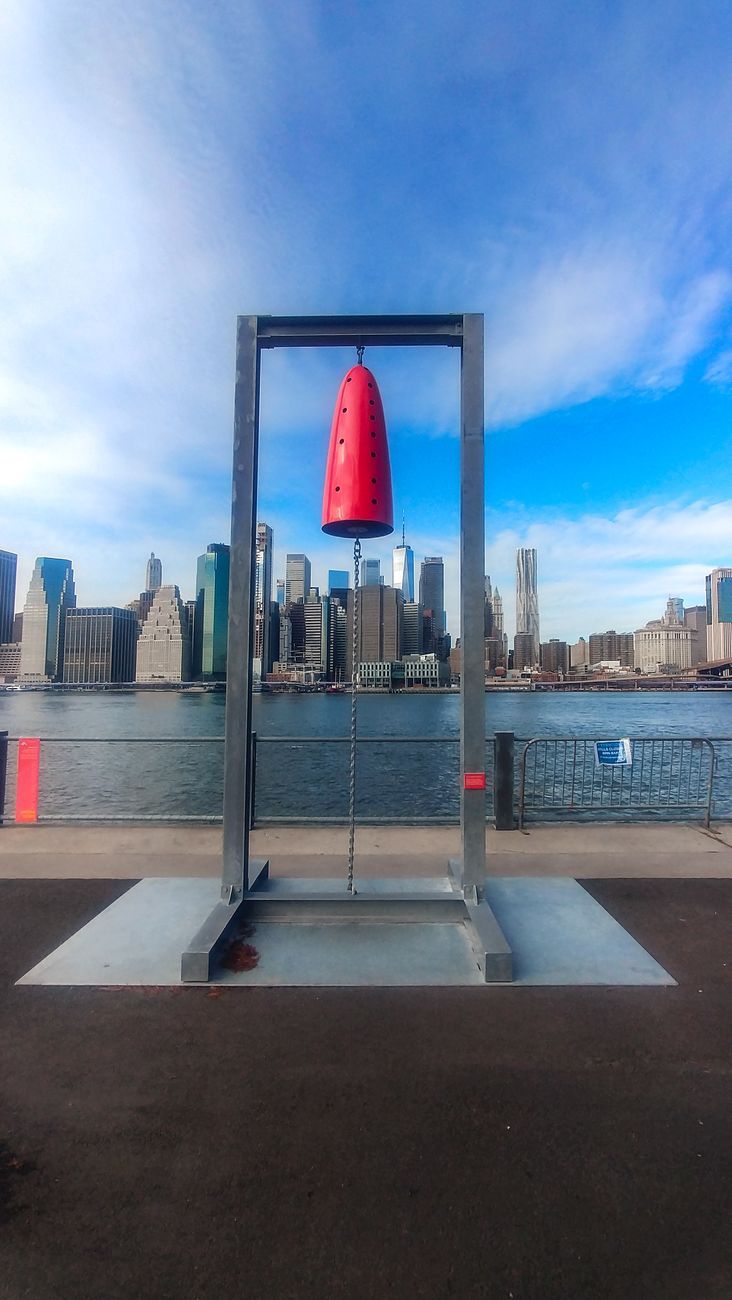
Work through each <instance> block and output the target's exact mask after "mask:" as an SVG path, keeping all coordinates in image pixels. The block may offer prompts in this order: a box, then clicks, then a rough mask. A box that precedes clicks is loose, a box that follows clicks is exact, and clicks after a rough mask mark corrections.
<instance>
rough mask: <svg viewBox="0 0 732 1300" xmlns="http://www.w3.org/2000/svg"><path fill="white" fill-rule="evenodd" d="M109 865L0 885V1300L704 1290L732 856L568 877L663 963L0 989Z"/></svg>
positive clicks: (58, 936) (722, 1127) (722, 1134)
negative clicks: (224, 985) (367, 984)
mask: <svg viewBox="0 0 732 1300" xmlns="http://www.w3.org/2000/svg"><path fill="white" fill-rule="evenodd" d="M128 886H129V882H127V881H124V882H122V881H111V880H83V881H82V880H65V881H58V880H53V881H48V880H40V879H39V880H24V881H10V880H4V881H0V970H1V971H2V977H3V985H4V987H3V991H2V995H1V1001H0V1045H1V1046H0V1297H2V1300H20V1298H21V1297H30V1300H77V1297H79V1298H82V1297H83V1300H117V1298H118V1297H119V1298H121V1297H124V1300H128V1298H129V1300H138V1298H144V1300H163V1298H165V1300H168V1298H170V1300H172V1298H173V1297H175V1300H204V1298H205V1300H209V1297H223V1298H225V1297H229V1296H255V1297H262V1298H264V1300H267V1298H269V1297H276V1298H277V1300H279V1298H280V1297H297V1298H298V1300H299V1298H300V1297H308V1298H309V1297H317V1298H318V1300H323V1298H325V1297H330V1296H344V1297H348V1298H349V1300H351V1298H353V1300H361V1297H364V1298H365V1297H369V1298H370V1297H373V1298H374V1300H381V1297H386V1296H394V1297H399V1300H405V1298H406V1300H409V1298H411V1297H420V1298H422V1297H425V1298H429V1300H431V1298H432V1297H434V1298H435V1300H437V1298H438V1297H439V1298H441V1297H450V1296H455V1297H494V1296H495V1297H515V1298H516V1300H519V1298H520V1300H552V1298H553V1297H561V1298H562V1300H588V1298H590V1297H602V1298H603V1300H629V1297H638V1298H639V1300H655V1297H658V1298H659V1300H661V1298H662V1300H717V1298H718V1300H729V1297H730V1295H731V1294H732V1233H730V1230H729V1207H730V1204H732V1162H731V1160H730V1155H731V1151H732V1118H731V1115H730V1104H729V1102H730V1079H731V1074H732V1070H731V1066H732V1035H731V1034H730V1023H731V1020H732V1017H731V1016H730V971H731V970H732V954H731V952H730V949H731V948H732V945H731V944H730V925H729V908H730V903H732V882H730V881H729V880H720V879H711V880H709V879H708V880H670V881H669V880H615V881H600V880H595V881H592V882H590V883H589V884H588V888H589V889H590V891H591V893H593V894H594V895H595V896H596V897H597V898H599V899H600V900H601V901H602V902H603V903H604V904H605V905H606V906H607V907H608V908H609V910H610V911H611V912H612V913H613V915H615V916H617V918H618V919H619V920H620V921H621V923H622V924H623V925H625V926H626V927H627V928H628V929H629V930H630V932H631V933H632V934H633V935H634V936H635V937H636V938H637V939H638V940H639V941H640V942H641V943H643V944H644V945H645V946H646V947H647V948H648V949H649V951H650V952H651V953H653V955H654V956H655V957H656V958H657V959H658V960H659V961H660V962H661V963H662V964H663V965H664V966H666V967H667V969H668V970H670V971H671V972H672V973H673V974H674V975H675V976H676V978H677V979H678V980H679V981H680V986H679V987H678V988H664V989H611V990H605V989H583V990H563V989H490V990H484V989H461V990H437V991H436V990H400V991H397V990H373V989H372V990H366V991H364V990H358V991H354V990H327V991H319V992H317V993H316V992H312V991H308V990H261V991H256V990H246V991H244V990H241V989H232V990H219V989H217V990H213V991H209V990H205V989H183V990H178V991H176V992H174V993H173V992H171V991H170V990H141V991H134V990H132V989H124V990H109V991H105V990H96V989H83V990H82V989H72V990H69V989H49V988H28V987H25V988H17V987H14V985H13V981H14V980H15V979H16V978H17V977H18V976H19V975H21V974H23V973H24V972H25V971H26V970H27V969H28V968H29V967H30V966H31V965H33V964H34V963H35V962H36V961H38V960H39V959H40V958H41V957H42V956H43V955H44V954H45V953H47V952H48V951H50V950H51V949H52V948H53V947H55V946H56V945H57V944H58V943H59V942H61V941H62V940H63V939H64V938H66V937H67V936H68V935H70V934H71V933H72V932H74V931H75V930H76V929H77V928H78V927H79V926H80V925H81V924H83V923H84V922H85V921H86V920H88V919H89V918H90V917H91V916H92V915H94V914H96V913H97V912H98V911H99V910H100V909H101V908H102V907H103V906H105V905H106V904H107V903H109V902H110V901H111V900H112V899H113V898H114V897H117V896H118V895H119V894H120V893H121V892H122V891H123V890H124V889H126V888H128ZM214 994H215V995H214Z"/></svg>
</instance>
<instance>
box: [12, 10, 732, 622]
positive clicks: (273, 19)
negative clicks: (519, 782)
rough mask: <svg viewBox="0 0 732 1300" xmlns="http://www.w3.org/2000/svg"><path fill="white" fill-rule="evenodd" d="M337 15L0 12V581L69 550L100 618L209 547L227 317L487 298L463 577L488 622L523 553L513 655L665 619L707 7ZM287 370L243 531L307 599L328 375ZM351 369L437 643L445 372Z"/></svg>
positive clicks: (434, 307)
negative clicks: (485, 575) (520, 623)
mask: <svg viewBox="0 0 732 1300" xmlns="http://www.w3.org/2000/svg"><path fill="white" fill-rule="evenodd" d="M370 17H371V19H372V21H371V22H370V23H369V24H368V28H367V30H366V31H364V30H363V27H362V25H359V24H355V25H354V24H353V22H352V21H351V19H350V16H349V15H348V14H347V13H346V12H345V11H340V10H339V8H338V7H337V6H335V7H334V6H331V7H329V8H327V9H326V10H323V11H322V12H321V11H318V12H317V16H316V13H315V11H313V10H312V9H311V7H310V6H307V5H305V6H301V5H295V4H291V3H287V0H285V3H284V5H283V6H282V7H278V10H277V12H276V13H275V12H274V10H270V9H267V8H265V9H263V10H262V11H261V13H258V14H257V17H256V20H255V19H254V17H253V14H252V12H251V11H250V10H248V9H247V7H246V6H243V7H241V8H237V7H233V6H224V7H223V9H221V10H219V9H216V10H214V11H210V10H209V9H207V8H205V7H203V8H196V7H194V6H191V5H189V4H185V5H183V6H181V7H179V8H178V9H171V7H170V6H165V5H161V4H160V3H159V2H158V0H152V3H151V4H149V5H145V6H139V5H136V6H135V7H134V16H133V18H132V19H131V18H130V17H129V15H127V14H126V13H124V12H123V11H122V10H119V11H110V14H109V15H108V21H106V22H105V23H97V22H95V21H93V16H92V14H91V12H89V13H87V12H86V11H85V12H84V13H83V14H81V15H80V17H79V21H78V22H73V23H72V22H69V21H67V19H66V16H65V15H64V13H63V12H61V11H59V12H58V13H57V14H56V15H55V16H54V17H53V18H52V19H50V20H49V19H48V17H47V15H46V16H45V17H44V16H43V15H42V14H41V11H40V10H39V9H38V7H37V6H34V5H26V6H23V5H11V6H10V8H9V9H8V12H7V14H6V15H5V16H4V24H3V42H2V48H1V49H0V66H1V67H2V72H3V75H2V77H0V109H1V110H2V113H3V121H4V123H5V127H6V129H5V132H4V134H3V139H2V141H0V156H1V157H2V162H3V166H2V168H1V169H0V175H2V178H3V179H2V186H3V197H4V200H5V201H4V203H3V204H2V205H1V207H2V212H3V213H4V214H5V215H4V216H2V217H0V246H1V247H2V250H3V267H4V270H5V272H6V278H5V286H6V288H5V294H6V296H5V299H4V310H3V313H2V318H1V320H0V343H1V344H2V347H1V348H0V356H2V374H1V375H0V379H1V380H2V384H1V385H0V394H1V398H2V401H1V403H0V464H2V473H1V474H0V515H1V516H2V518H3V520H4V523H5V526H6V528H7V533H6V534H5V535H4V536H3V537H2V538H0V545H1V546H3V547H5V548H7V549H9V550H12V551H14V552H17V553H18V554H19V555H20V557H21V562H20V565H19V572H18V586H19V589H20V590H21V591H23V590H25V589H26V588H27V584H28V581H29V579H30V571H31V568H32V565H33V563H34V559H35V557H36V556H38V555H42V554H50V555H51V556H66V555H69V556H75V557H76V567H77V574H78V581H79V584H80V586H81V587H82V588H83V589H84V591H85V593H86V598H87V599H88V602H89V604H90V606H98V607H101V606H103V605H104V604H105V603H106V602H107V601H108V600H110V599H111V600H113V601H116V602H119V603H125V602H126V601H127V600H128V599H129V598H130V596H131V595H134V593H136V592H138V591H139V590H140V587H141V585H142V583H141V579H140V577H139V576H138V574H139V556H140V555H144V554H149V553H150V551H151V550H152V549H153V547H154V549H155V552H156V555H157V554H160V555H161V556H162V557H163V560H164V572H165V578H166V581H167V580H168V579H169V578H171V577H172V578H177V579H178V580H182V581H183V583H184V587H185V589H186V590H189V588H188V587H187V586H186V583H187V576H186V575H188V574H190V572H191V568H192V562H193V565H194V564H195V552H193V551H192V549H191V543H190V537H191V534H192V533H195V534H196V535H197V536H199V537H200V538H201V539H202V542H201V544H202V545H205V541H203V539H205V538H209V537H221V538H225V537H226V536H227V535H228V525H229V516H230V498H229V476H230V466H231V446H232V428H231V403H232V394H233V370H234V335H235V318H236V315H237V313H239V312H251V311H254V312H256V311H262V312H274V313H289V314H297V313H303V314H304V313H320V312H324V313H338V312H352V311H360V312H364V313H368V312H382V313H383V312H405V311H407V312H432V311H445V310H475V311H483V312H485V314H486V349H485V354H486V402H487V406H486V414H487V427H488V448H487V465H488V472H487V507H488V509H487V535H488V537H489V538H490V539H491V545H490V547H489V549H488V552H487V554H486V562H485V568H486V571H488V572H490V573H491V574H492V575H493V577H494V581H495V582H496V583H497V585H498V586H499V588H500V590H501V591H502V592H503V594H504V598H505V601H506V630H507V632H509V633H510V634H513V631H514V626H513V619H514V611H513V608H512V601H511V598H510V593H511V591H512V589H513V578H512V570H513V557H514V555H515V550H516V548H517V547H518V546H520V545H521V546H527V547H533V548H536V549H537V551H538V552H539V554H540V555H541V572H542V578H541V582H542V606H543V613H542V636H544V637H552V636H554V635H558V636H567V637H570V638H573V637H576V636H577V635H581V634H582V633H583V631H585V630H586V629H587V628H591V627H600V626H603V625H606V626H607V625H609V626H616V627H632V626H634V625H639V624H641V623H642V622H644V621H645V620H646V619H647V617H648V616H649V614H650V613H651V612H652V611H653V609H654V608H655V607H656V606H657V604H658V601H659V597H660V596H663V597H665V595H666V594H667V593H669V592H671V593H674V594H679V595H681V596H683V597H684V599H685V600H686V601H688V602H691V603H694V602H695V601H696V600H697V599H699V595H698V593H699V590H700V587H701V586H702V585H703V582H704V578H705V575H706V574H707V573H708V572H710V570H711V569H712V568H713V567H714V566H715V565H723V564H725V563H728V562H729V561H730V558H731V557H732V421H731V420H730V409H731V407H730V403H731V402H732V396H731V392H730V390H731V388H732V344H731V339H732V265H731V263H730V254H729V249H730V247H732V239H731V238H730V235H731V234H732V206H730V204H729V202H728V197H727V196H728V191H729V168H728V159H727V143H726V132H725V131H724V130H719V131H715V130H712V129H710V125H709V124H710V123H711V122H726V121H727V118H728V116H729V110H730V108H732V82H731V81H730V78H729V75H728V67H729V55H730V51H732V13H730V11H729V8H728V6H723V5H722V4H721V2H716V3H715V0H713V2H712V5H711V8H710V9H709V10H707V19H708V20H707V21H705V22H703V23H700V22H698V20H697V18H696V15H695V14H694V13H693V12H692V11H691V10H689V9H688V8H687V9H686V10H685V9H684V7H683V6H681V7H679V6H671V8H669V6H668V5H662V4H661V3H660V0H650V3H648V4H646V5H643V6H640V7H638V6H636V7H635V8H632V7H628V6H620V7H607V6H605V7H604V8H600V7H593V6H590V7H587V8H585V9H583V10H582V12H581V13H580V14H579V15H578V14H577V13H575V12H574V11H572V12H571V13H570V12H569V11H567V10H560V11H557V10H553V9H551V7H550V8H549V9H546V8H545V7H541V6H535V7H534V8H533V9H532V10H531V11H530V12H528V13H527V14H521V15H519V14H518V11H516V12H514V11H512V10H511V9H510V7H509V9H506V7H505V6H503V5H499V4H497V3H492V2H491V0H489V2H488V3H487V4H478V3H474V2H472V0H467V3H466V4H465V5H461V6H459V7H458V9H457V11H448V10H446V9H445V7H444V6H440V5H438V4H437V3H436V0H425V4H424V5H423V7H422V9H421V11H420V23H419V30H418V31H415V24H414V23H413V21H412V20H411V17H410V15H409V13H408V12H406V11H405V12H401V11H400V9H399V7H398V6H397V7H394V6H387V5H386V4H384V3H383V2H382V0H375V5H374V7H373V9H372V10H371V14H370ZM303 48H306V49H307V52H308V56H307V59H302V58H301V57H300V55H301V52H302V49H303ZM364 51H366V54H367V57H366V58H364V57H363V55H364ZM191 52H193V54H192V53H191ZM373 66H378V67H379V69H380V91H379V95H378V96H376V97H375V96H374V95H373V93H372V92H373V85H372V81H371V77H370V73H369V69H370V68H372V67H373ZM100 68H104V69H105V76H104V77H100V76H99V72H98V70H99V69H100ZM456 86H459V87H460V88H461V89H460V94H459V95H458V94H456V93H455V87H456ZM161 88H164V91H163V92H162V93H161ZM273 103H276V104H277V111H276V112H273V111H272V104H273ZM671 105H672V106H673V109H672V110H671V109H670V107H669V106H671ZM336 106H337V112H336V111H335V107H336ZM725 106H726V107H725ZM639 124H641V126H640V129H639ZM303 129H305V131H306V138H307V141H308V148H307V150H305V151H303V148H302V137H303ZM354 138H358V139H359V141H360V142H361V147H360V148H359V150H358V151H354V150H353V148H352V142H353V139H354ZM456 140H459V141H460V145H459V147H456V146H455V143H454V142H455V141H456ZM431 141H437V142H438V144H437V145H436V147H432V146H431V145H429V146H428V142H431ZM336 178H337V180H338V184H335V183H334V181H335V179H336ZM468 179H469V184H468V183H466V182H467V181H468ZM265 195H266V196H267V198H266V203H264V201H263V196H265ZM325 196H328V197H327V199H326V197H325ZM394 211H399V213H400V221H399V222H396V223H395V222H394V220H393V213H394ZM19 212H20V213H22V216H23V219H22V221H19V220H18V218H17V214H18V213H19ZM110 247H113V248H114V250H115V255H114V257H113V258H111V257H110V256H109V249H110ZM60 248H61V249H63V250H64V256H63V258H59V256H58V249H60ZM438 269H439V273H437V272H438ZM110 304H114V310H110ZM39 340H44V343H43V345H42V346H40V345H39ZM51 340H53V344H52V343H51ZM305 351H307V350H304V351H303V353H302V354H300V353H298V354H297V355H294V354H291V353H288V352H283V353H281V354H279V355H276V356H275V355H268V356H267V357H265V358H263V368H262V369H263V391H262V450H261V458H260V495H259V515H260V518H263V519H266V520H267V521H268V523H269V524H270V526H271V527H272V528H273V530H274V533H275V537H276V539H277V540H276V546H277V552H276V554H275V572H276V574H277V576H281V575H282V573H283V564H282V557H283V555H284V554H286V553H287V552H288V551H293V552H294V551H297V550H303V551H305V552H307V553H308V555H309V556H310V558H311V560H312V564H313V571H314V573H317V574H318V579H319V585H320V586H321V587H323V586H324V585H325V573H326V572H327V570H328V569H329V568H338V567H344V565H345V564H346V563H348V562H349V560H350V556H349V553H348V548H347V547H346V546H340V545H339V544H337V543H332V542H329V541H326V540H325V539H324V538H323V537H322V536H321V535H320V531H319V520H320V501H321V497H322V487H323V474H324V468H325V453H326V446H327V439H328V429H329V424H330V415H331V412H332V407H333V400H334V397H335V394H336V392H337V389H338V383H339V381H340V379H341V377H342V375H343V373H344V371H345V370H346V369H347V368H348V366H350V365H351V363H352V361H353V359H354V358H353V356H352V355H350V354H349V353H348V350H347V349H344V350H339V349H336V350H333V351H329V352H324V353H320V352H318V351H317V350H313V351H312V352H307V355H305ZM438 352H439V355H437V353H438ZM365 359H366V361H367V363H369V364H371V365H373V367H374V373H375V374H376V376H377V379H378V382H379V386H380V390H381V392H382V396H383V399H384V405H385V411H386V419H387V426H388V430H389V438H390V453H391V461H392V467H393V480H394V505H395V517H396V518H398V519H400V518H401V516H402V514H403V513H404V514H406V518H407V519H408V520H409V521H410V529H409V532H410V537H409V541H410V544H411V545H412V547H413V548H414V550H415V553H417V554H418V555H421V556H423V555H429V554H431V553H434V554H439V555H442V556H443V558H444V560H445V588H446V606H447V614H448V624H449V628H450V630H451V632H452V634H453V635H457V633H458V631H459V625H458V610H457V603H456V592H457V533H458V497H459V493H458V482H457V477H458V476H457V457H458V439H457V422H458V414H457V405H458V404H457V395H458V385H459V375H458V370H459V366H458V360H457V358H456V356H455V355H453V354H451V353H450V352H449V350H445V352H444V354H443V353H442V350H438V349H424V350H422V349H411V350H408V349H405V350H404V351H402V350H400V349H399V350H398V349H394V350H392V354H388V350H379V349H371V350H369V351H368V352H367V356H366V358H365ZM412 521H414V522H413V523H412ZM389 540H390V539H385V542H386V544H385V545H384V546H383V547H380V548H379V549H376V548H374V549H373V551H370V554H372V555H373V557H374V558H378V559H380V561H381V572H382V574H384V575H387V574H389V573H390V571H391V568H390V562H389V561H390V550H391V547H390V545H389ZM555 611H556V613H555Z"/></svg>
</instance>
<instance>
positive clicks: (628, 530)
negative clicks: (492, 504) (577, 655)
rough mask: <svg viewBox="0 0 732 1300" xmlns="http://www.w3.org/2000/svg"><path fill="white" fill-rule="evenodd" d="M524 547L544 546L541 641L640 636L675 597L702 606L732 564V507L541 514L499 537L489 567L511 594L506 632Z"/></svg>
mask: <svg viewBox="0 0 732 1300" xmlns="http://www.w3.org/2000/svg"><path fill="white" fill-rule="evenodd" d="M492 522H493V521H492V520H489V532H490V524H491V523H492ZM517 546H535V547H536V548H537V552H538V562H539V606H540V614H541V635H542V638H543V639H549V637H552V636H557V637H560V638H568V639H571V640H575V639H576V638H577V637H578V636H588V635H589V634H590V632H598V631H604V630H605V629H606V628H610V627H615V628H616V630H617V631H634V630H635V629H636V628H637V627H642V626H643V624H644V623H646V622H648V620H649V619H652V618H659V617H660V615H661V614H662V613H663V610H664V607H665V602H666V599H667V597H668V596H670V595H673V596H681V597H682V598H683V599H684V601H685V603H686V604H688V605H696V604H703V603H704V598H705V597H704V591H705V588H704V578H705V575H706V574H707V573H709V572H710V570H711V569H712V568H714V567H715V566H716V565H718V564H721V563H724V562H725V559H726V558H728V557H730V556H732V500H725V501H716V502H711V501H709V502H706V501H695V502H682V501H679V502H668V503H664V504H663V505H660V504H658V503H656V502H650V503H647V504H645V505H639V506H637V507H635V508H633V509H627V510H621V511H618V512H617V513H616V514H614V515H612V516H610V517H603V516H601V515H597V514H592V513H587V514H584V515H582V516H581V517H579V518H566V517H563V516H559V515H551V514H548V513H547V512H544V513H543V515H542V517H540V518H539V519H534V520H533V521H529V520H528V519H527V520H526V521H525V522H524V523H523V524H522V523H518V526H514V527H512V528H508V529H506V528H503V529H501V530H500V531H499V532H498V533H497V535H496V536H495V538H494V540H493V542H492V544H491V545H490V547H489V549H488V554H487V565H488V568H489V571H490V572H491V574H492V575H493V577H494V580H496V581H497V582H498V585H499V586H500V588H501V590H502V594H503V595H504V599H505V608H506V613H507V627H508V625H509V624H510V626H511V627H513V613H514V611H513V604H514V582H515V578H514V564H515V555H516V547H517Z"/></svg>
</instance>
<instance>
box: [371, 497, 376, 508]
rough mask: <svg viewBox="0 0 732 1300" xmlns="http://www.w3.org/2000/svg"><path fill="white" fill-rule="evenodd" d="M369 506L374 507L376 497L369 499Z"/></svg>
mask: <svg viewBox="0 0 732 1300" xmlns="http://www.w3.org/2000/svg"><path fill="white" fill-rule="evenodd" d="M371 504H372V506H375V505H376V497H372V498H371Z"/></svg>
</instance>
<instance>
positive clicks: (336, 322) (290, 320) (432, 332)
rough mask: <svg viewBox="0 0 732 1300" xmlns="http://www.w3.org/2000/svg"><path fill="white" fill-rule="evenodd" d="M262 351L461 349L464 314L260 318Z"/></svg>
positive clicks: (258, 340) (259, 328)
mask: <svg viewBox="0 0 732 1300" xmlns="http://www.w3.org/2000/svg"><path fill="white" fill-rule="evenodd" d="M256 321H257V344H258V346H259V347H260V348H328V347H331V348H342V347H349V346H351V347H353V346H357V345H359V344H363V346H364V347H429V346H435V347H440V346H442V347H453V348H455V347H462V341H463V318H462V315H451V316H257V317H256Z"/></svg>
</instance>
